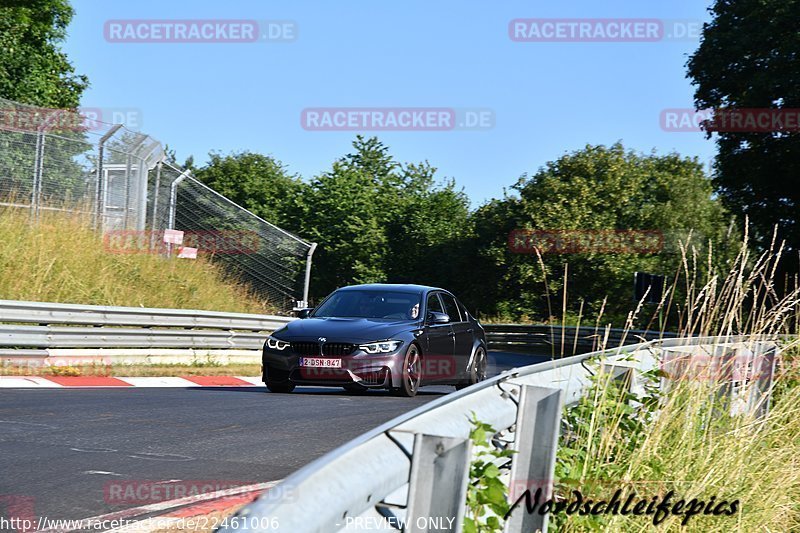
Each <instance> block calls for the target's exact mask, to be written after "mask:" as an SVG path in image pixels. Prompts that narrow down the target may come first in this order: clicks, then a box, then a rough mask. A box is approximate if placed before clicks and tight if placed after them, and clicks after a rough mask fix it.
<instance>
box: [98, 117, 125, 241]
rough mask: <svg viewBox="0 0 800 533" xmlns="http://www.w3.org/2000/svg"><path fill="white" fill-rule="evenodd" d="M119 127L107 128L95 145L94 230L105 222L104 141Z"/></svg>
mask: <svg viewBox="0 0 800 533" xmlns="http://www.w3.org/2000/svg"><path fill="white" fill-rule="evenodd" d="M121 127H122V124H114V125H113V126H111V128H109V130H108V131H107V132H106V133H105V135H103V136H102V137H100V141H99V142H98V143H97V183H96V187H97V190H96V199H95V202H96V204H95V220H94V226H95V229H96V228H97V223H98V221H100V222H101V223H102V222H104V221H105V214H106V180H105V176H104V175H103V157H104V156H103V151H104V149H105V144H106V141H107V140H108V139H110V138H111V136H112V135H114V134H115V133H116V132H117V130H119V129H120V128H121Z"/></svg>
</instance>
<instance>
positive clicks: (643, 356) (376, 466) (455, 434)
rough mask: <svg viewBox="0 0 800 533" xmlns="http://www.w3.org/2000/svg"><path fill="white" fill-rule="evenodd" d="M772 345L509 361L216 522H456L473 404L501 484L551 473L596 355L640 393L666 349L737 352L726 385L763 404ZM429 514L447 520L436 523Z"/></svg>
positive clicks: (520, 523)
mask: <svg viewBox="0 0 800 533" xmlns="http://www.w3.org/2000/svg"><path fill="white" fill-rule="evenodd" d="M779 353H780V346H779V345H778V344H777V342H776V341H775V340H770V339H765V338H758V339H754V338H745V337H719V338H691V339H682V338H681V339H665V340H658V341H648V342H644V343H639V344H635V345H630V346H624V347H621V348H616V349H612V350H605V351H602V352H595V353H588V354H584V355H576V356H572V357H567V358H563V359H560V360H555V361H551V362H547V363H541V364H538V365H532V366H527V367H523V368H519V369H514V370H511V371H508V372H505V373H503V374H501V375H499V376H496V377H494V378H491V379H489V380H487V381H484V382H481V383H479V384H477V385H474V386H472V387H469V388H467V389H465V390H463V391H460V392H456V393H452V394H448V395H446V396H443V397H441V398H439V399H437V400H434V401H432V402H430V403H428V404H426V405H424V406H422V407H419V408H417V409H415V410H413V411H411V412H409V413H407V414H405V415H402V416H400V417H398V418H395V419H394V420H392V421H390V422H388V423H386V424H384V425H382V426H380V427H378V428H376V429H374V430H372V431H370V432H368V433H366V434H364V435H362V436H361V437H359V438H357V439H355V440H353V441H351V442H350V443H348V444H346V445H344V446H341V447H340V448H338V449H336V450H334V451H333V452H331V453H329V454H327V455H325V456H324V457H322V458H320V459H317V460H315V461H314V462H312V463H310V464H308V465H307V466H305V467H303V468H302V469H300V470H299V471H297V472H296V473H294V474H292V475H291V476H289V477H287V478H286V479H285V480H284V481H283V482H282V483H280V484H279V485H277V486H276V487H274V488H273V489H271V490H270V491H269V492H267V493H265V494H264V495H262V496H261V497H260V498H259V499H258V500H256V501H255V502H253V503H252V504H250V505H248V506H246V507H244V508H243V509H242V510H240V511H239V512H238V513H237V515H235V516H234V517H233V518H232V519H229V521H228V522H227V526H226V527H225V528H223V529H221V530H220V531H222V532H232V531H240V530H266V529H268V530H269V531H287V532H296V531H303V532H304V533H331V532H338V531H359V530H361V531H363V530H373V529H376V528H383V529H386V530H392V529H394V530H399V531H403V532H409V533H410V532H415V533H416V532H430V531H454V532H457V531H461V523H462V520H463V517H464V512H465V491H466V486H467V482H468V473H469V463H470V461H471V444H470V442H469V440H468V437H469V432H470V429H471V426H470V422H469V418H470V417H471V414H472V413H474V414H475V415H476V416H477V418H478V419H479V420H480V421H482V422H485V423H489V424H491V425H492V426H493V427H494V428H495V429H497V430H499V433H498V434H497V435H496V436H495V439H500V440H502V441H504V442H506V443H507V445H508V446H509V447H510V448H511V449H514V450H516V451H517V453H516V454H514V455H513V456H512V458H511V459H509V462H510V464H507V465H505V466H506V467H509V469H508V470H507V473H506V474H505V475H504V478H503V479H504V482H505V483H507V485H508V486H510V487H511V486H514V484H515V483H518V482H519V481H522V482H526V481H528V480H539V482H540V483H542V484H544V485H546V484H548V483H552V480H553V475H554V466H555V454H556V449H557V442H558V433H559V426H560V418H561V410H562V407H563V406H565V405H569V404H572V403H574V402H577V401H578V400H579V399H580V397H581V396H582V394H583V393H584V391H585V390H586V388H587V387H588V386H589V384H590V376H591V375H592V373H593V372H595V371H596V370H597V368H598V366H599V365H603V366H604V367H606V368H608V369H609V370H610V371H611V372H612V373H613V374H612V375H614V376H620V377H625V379H626V381H625V382H626V383H629V384H630V387H631V391H632V392H635V393H642V387H643V381H642V379H641V372H645V371H647V370H650V369H653V368H655V367H656V365H658V364H659V361H661V360H662V359H663V358H665V357H667V358H674V357H680V356H697V355H703V356H704V357H718V358H722V359H723V360H725V361H734V360H735V361H741V360H744V361H745V362H749V364H751V368H752V369H753V371H754V372H755V371H757V370H760V371H761V374H759V376H760V377H759V378H758V379H753V380H752V381H751V382H750V383H749V384H748V385H747V386H743V387H733V386H730V387H729V388H727V389H726V390H727V392H728V393H729V394H730V395H731V397H732V398H734V397H735V398H736V399H738V400H740V401H739V402H738V404H737V405H740V406H741V405H744V406H745V407H746V408H748V409H758V410H760V411H761V413H762V414H763V413H764V412H765V411H766V408H767V407H768V403H767V402H768V394H767V391H769V390H770V387H771V383H772V375H773V372H774V367H775V361H776V359H777V357H778V355H779ZM590 359H591V360H592V363H589V360H590ZM755 361H758V364H753V363H754V362H755ZM593 365H594V368H593V367H592V366H593ZM757 367H759V368H757ZM765 370H766V372H764V371H765ZM730 379H731V380H732V379H733V377H732V375H731V377H730ZM731 383H732V382H731ZM662 386H665V382H662ZM548 480H550V481H548ZM512 499H513V498H512ZM435 518H440V519H446V520H448V521H447V522H444V527H441V526H442V523H441V522H439V523H438V526H437V523H436V522H434V520H433V519H435ZM547 519H548V517H547V516H546V515H545V516H540V515H539V514H538V513H536V514H528V513H527V512H525V506H524V505H521V506H519V507H517V508H516V510H515V511H514V512H513V513H512V514H511V516H510V517H509V519H508V521H507V522H506V528H505V531H506V532H508V533H522V532H525V533H529V532H531V531H537V530H541V531H546V529H547ZM450 520H452V522H449V521H450ZM391 525H394V526H395V527H394V528H392V527H389V526H391Z"/></svg>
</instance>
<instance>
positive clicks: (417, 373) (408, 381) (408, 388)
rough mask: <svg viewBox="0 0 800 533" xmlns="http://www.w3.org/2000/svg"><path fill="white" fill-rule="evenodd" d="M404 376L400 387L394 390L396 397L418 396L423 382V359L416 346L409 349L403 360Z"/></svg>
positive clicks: (413, 345) (402, 370)
mask: <svg viewBox="0 0 800 533" xmlns="http://www.w3.org/2000/svg"><path fill="white" fill-rule="evenodd" d="M401 372H402V376H401V378H402V379H401V380H400V386H399V387H393V388H392V394H394V395H395V396H405V397H406V398H411V397H412V396H416V394H417V391H418V390H419V386H420V383H421V382H422V359H421V358H420V354H419V348H418V347H417V345H416V344H412V345H411V346H409V347H408V350H407V351H406V355H405V357H404V358H403V367H402V369H401Z"/></svg>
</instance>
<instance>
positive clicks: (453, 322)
mask: <svg viewBox="0 0 800 533" xmlns="http://www.w3.org/2000/svg"><path fill="white" fill-rule="evenodd" d="M439 296H440V297H441V299H442V303H443V304H444V312H445V313H447V315H448V316H449V317H450V327H451V328H452V329H453V334H454V349H453V359H454V360H455V364H456V373H457V375H456V376H454V378H456V379H462V378H464V377H466V375H467V365H468V364H469V358H470V356H471V355H472V344H473V342H472V341H473V339H474V335H473V333H474V329H473V326H472V324H471V323H470V322H468V321H467V317H466V316H464V315H462V313H461V310H460V309H459V307H458V304H457V303H456V299H455V298H454V297H453V296H452V295H451V294H447V293H444V292H443V293H440V295H439Z"/></svg>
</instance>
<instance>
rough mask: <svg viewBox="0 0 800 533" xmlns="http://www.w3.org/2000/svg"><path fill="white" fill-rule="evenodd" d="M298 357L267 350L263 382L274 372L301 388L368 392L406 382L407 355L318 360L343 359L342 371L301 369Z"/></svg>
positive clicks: (334, 369)
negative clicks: (348, 388)
mask: <svg viewBox="0 0 800 533" xmlns="http://www.w3.org/2000/svg"><path fill="white" fill-rule="evenodd" d="M301 357H303V356H301V355H298V354H294V353H281V352H275V351H270V350H264V352H263V357H262V362H263V365H264V369H263V375H262V379H263V380H264V381H265V382H266V380H267V376H269V375H270V372H271V371H272V374H273V377H274V378H276V379H279V380H280V381H284V380H286V379H288V380H289V381H291V382H292V383H296V384H298V385H317V386H331V387H334V386H343V385H352V384H357V385H361V386H363V387H367V388H387V387H399V386H400V384H401V379H402V368H403V358H404V352H403V350H402V348H401V349H400V350H398V351H397V352H394V353H390V354H381V355H369V354H364V353H357V354H353V355H345V356H336V357H332V356H317V357H321V358H323V359H341V360H342V366H341V368H318V367H301V366H300V358H301Z"/></svg>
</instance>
